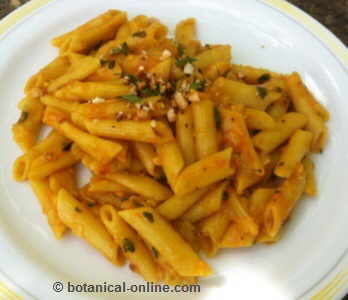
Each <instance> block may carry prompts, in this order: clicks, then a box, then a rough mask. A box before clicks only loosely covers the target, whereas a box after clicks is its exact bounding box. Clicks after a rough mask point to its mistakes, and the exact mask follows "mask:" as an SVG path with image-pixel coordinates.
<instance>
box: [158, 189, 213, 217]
mask: <svg viewBox="0 0 348 300" xmlns="http://www.w3.org/2000/svg"><path fill="white" fill-rule="evenodd" d="M207 191H208V188H202V189H199V190H197V191H194V192H192V193H189V194H186V195H183V196H178V195H174V196H172V197H171V198H169V199H168V200H166V201H165V202H163V203H162V204H161V205H160V206H158V207H157V211H158V212H159V213H160V214H161V215H162V216H163V217H165V218H166V219H167V220H175V219H177V218H179V217H180V216H182V215H183V214H184V213H185V211H187V210H188V209H189V208H190V207H191V206H192V205H194V204H195V203H196V202H197V201H198V200H199V199H201V198H202V197H203V195H204V194H205V193H206V192H207Z"/></svg>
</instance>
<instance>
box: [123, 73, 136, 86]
mask: <svg viewBox="0 0 348 300" xmlns="http://www.w3.org/2000/svg"><path fill="white" fill-rule="evenodd" d="M125 76H127V77H128V78H129V79H128V81H129V83H132V84H137V82H138V81H139V78H138V77H137V76H135V75H132V74H127V75H125Z"/></svg>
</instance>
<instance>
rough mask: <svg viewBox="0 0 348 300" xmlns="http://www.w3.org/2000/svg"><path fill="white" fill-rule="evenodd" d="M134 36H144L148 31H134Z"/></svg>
mask: <svg viewBox="0 0 348 300" xmlns="http://www.w3.org/2000/svg"><path fill="white" fill-rule="evenodd" d="M132 36H134V37H140V38H144V37H146V32H145V31H137V32H134V33H133V34H132Z"/></svg>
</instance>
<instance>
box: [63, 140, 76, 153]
mask: <svg viewBox="0 0 348 300" xmlns="http://www.w3.org/2000/svg"><path fill="white" fill-rule="evenodd" d="M72 144H73V142H64V143H63V147H62V150H63V151H64V152H68V151H70V149H71V146H72Z"/></svg>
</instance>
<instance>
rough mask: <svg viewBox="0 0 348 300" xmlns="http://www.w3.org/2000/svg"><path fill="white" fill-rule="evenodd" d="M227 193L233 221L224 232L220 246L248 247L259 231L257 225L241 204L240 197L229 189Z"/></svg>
mask: <svg viewBox="0 0 348 300" xmlns="http://www.w3.org/2000/svg"><path fill="white" fill-rule="evenodd" d="M229 195H230V197H229V199H228V201H229V203H230V208H231V211H230V213H231V219H232V221H233V222H232V224H230V226H229V227H228V229H227V231H226V233H225V234H224V236H223V238H222V240H221V243H220V247H221V248H238V247H250V246H252V245H253V243H254V240H255V238H256V236H257V235H258V233H259V228H258V225H257V224H256V223H255V221H254V220H253V219H252V218H251V216H250V215H249V213H248V211H247V209H246V208H245V207H244V206H243V203H242V199H240V198H239V197H238V196H237V194H236V193H235V192H234V191H230V193H229Z"/></svg>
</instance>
